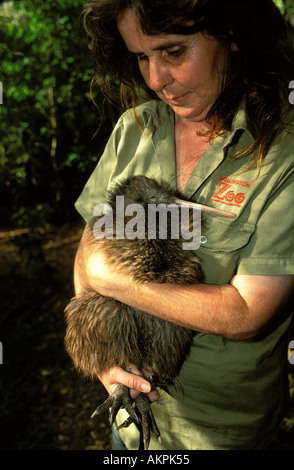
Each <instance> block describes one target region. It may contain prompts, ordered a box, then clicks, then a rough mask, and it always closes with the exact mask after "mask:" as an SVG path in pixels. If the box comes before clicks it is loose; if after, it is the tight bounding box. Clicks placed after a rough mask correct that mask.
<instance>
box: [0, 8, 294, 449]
mask: <svg viewBox="0 0 294 470" xmlns="http://www.w3.org/2000/svg"><path fill="white" fill-rule="evenodd" d="M85 3H86V1H85V0H46V1H44V0H43V1H42V0H18V1H4V2H3V1H2V2H1V1H0V57H1V67H0V82H1V84H2V87H3V90H2V96H1V94H0V103H1V104H0V286H1V288H0V289H1V290H0V300H1V314H0V341H1V343H2V345H3V364H0V397H1V400H0V449H6V450H7V449H12V450H15V449H16V450H21V449H31V450H39V449H108V448H109V445H110V444H109V439H110V433H109V427H108V423H107V416H106V417H104V418H103V419H102V420H99V421H93V420H90V419H89V416H90V415H91V413H92V411H93V409H94V408H95V407H96V405H97V403H99V402H100V401H101V400H102V399H103V398H105V396H106V392H105V391H104V389H103V387H102V386H101V385H100V384H99V383H98V382H97V383H89V382H87V381H85V380H84V379H83V378H82V377H79V376H78V375H77V374H76V372H75V371H74V369H73V367H72V364H71V362H70V360H69V358H68V357H67V355H66V353H65V351H64V345H63V337H64V329H65V325H64V319H63V309H64V307H65V306H66V304H67V302H68V299H69V298H71V296H72V295H73V282H72V268H73V260H74V255H75V251H76V249H77V246H78V241H79V238H80V236H81V233H82V230H83V222H82V221H81V220H80V218H79V217H78V215H77V214H76V212H75V209H74V201H75V200H76V198H77V196H78V195H79V193H80V192H81V190H82V188H83V186H84V184H85V182H86V180H87V179H88V177H89V175H90V174H91V172H92V171H93V168H94V167H95V165H96V164H97V162H98V160H99V157H100V155H101V153H102V151H103V148H104V146H105V143H106V141H107V138H108V136H109V134H110V132H111V130H112V128H113V125H114V123H115V122H116V120H117V118H118V116H119V113H120V111H121V110H120V108H119V106H118V105H116V104H110V103H109V102H107V101H105V100H104V98H103V95H102V93H99V92H98V93H97V95H96V96H95V100H96V102H97V105H98V109H99V110H100V112H99V111H97V109H96V108H95V107H94V106H93V104H92V102H91V99H90V95H89V88H90V82H91V77H92V73H93V62H92V57H91V53H90V50H89V40H88V38H87V36H86V33H85V32H84V28H83V24H82V17H81V13H82V10H83V7H84V5H85ZM276 3H277V5H278V6H279V8H280V9H281V11H282V13H283V14H284V15H285V16H287V18H288V19H289V20H290V21H293V18H294V4H293V0H285V1H282V0H277V1H276ZM293 79H294V77H293ZM0 90H1V88H0ZM293 338H294V332H293ZM289 378H290V393H291V397H292V399H291V407H290V410H289V413H288V415H287V416H286V418H285V420H284V421H283V423H282V425H281V427H280V430H279V433H278V436H277V439H276V441H275V442H274V444H273V448H276V449H293V448H294V409H293V408H294V405H293V402H294V379H293V367H292V368H291V366H290V365H289Z"/></svg>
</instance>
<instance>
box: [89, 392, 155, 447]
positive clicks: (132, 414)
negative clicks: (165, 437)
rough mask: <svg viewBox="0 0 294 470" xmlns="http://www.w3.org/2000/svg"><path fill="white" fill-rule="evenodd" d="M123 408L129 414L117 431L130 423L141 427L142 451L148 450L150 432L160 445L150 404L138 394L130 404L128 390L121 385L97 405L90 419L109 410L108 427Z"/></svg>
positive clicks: (145, 397) (145, 396)
mask: <svg viewBox="0 0 294 470" xmlns="http://www.w3.org/2000/svg"><path fill="white" fill-rule="evenodd" d="M121 407H124V408H125V409H126V411H127V412H128V413H129V417H128V418H127V419H126V420H125V421H124V422H123V423H122V424H121V425H120V426H118V427H117V430H119V429H122V428H127V427H128V426H129V425H130V424H132V423H134V422H135V423H137V424H139V422H140V425H141V427H142V435H143V444H144V449H145V450H148V447H149V442H150V431H152V432H153V434H154V435H155V437H156V438H157V439H158V440H159V442H160V443H161V437H160V432H159V429H158V427H157V424H156V421H155V418H154V416H153V413H152V410H151V402H150V400H149V398H148V396H147V394H146V393H140V395H138V397H137V398H135V400H134V401H133V403H132V402H131V399H130V395H129V389H128V387H126V386H125V385H123V384H119V385H118V386H117V387H116V388H115V390H114V391H113V393H112V394H111V395H109V397H108V398H107V399H106V400H105V401H104V402H103V403H102V404H101V405H99V406H98V407H97V408H96V410H95V411H94V413H93V414H92V416H91V418H93V417H94V416H100V415H101V414H102V413H104V412H105V411H106V410H108V409H110V408H111V410H110V416H109V422H110V425H112V424H113V423H114V420H115V418H116V415H117V413H118V410H119V409H120V408H121Z"/></svg>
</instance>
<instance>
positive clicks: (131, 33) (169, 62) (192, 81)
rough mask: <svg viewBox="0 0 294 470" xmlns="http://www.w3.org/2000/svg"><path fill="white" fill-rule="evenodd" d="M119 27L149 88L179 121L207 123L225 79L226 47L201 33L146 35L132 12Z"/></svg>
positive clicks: (127, 12)
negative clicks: (207, 116)
mask: <svg viewBox="0 0 294 470" xmlns="http://www.w3.org/2000/svg"><path fill="white" fill-rule="evenodd" d="M117 25H118V29H119V32H120V34H121V36H122V38H123V40H124V42H125V44H126V46H127V48H128V50H129V51H130V52H132V53H133V54H135V55H136V56H137V58H138V62H139V68H140V71H141V73H142V76H143V78H144V80H145V82H146V84H147V86H148V87H149V88H151V90H153V91H155V93H156V94H157V95H158V97H159V98H160V99H161V100H162V101H164V102H166V103H167V104H169V105H170V106H171V108H172V109H173V110H174V112H175V113H176V115H177V117H178V118H180V119H189V120H193V121H197V122H201V121H204V120H205V118H206V115H207V113H208V111H209V109H210V108H211V106H212V104H213V103H214V101H215V99H216V98H217V97H218V95H219V93H220V92H221V89H222V86H223V83H224V80H225V71H226V64H227V51H226V50H225V48H224V47H223V46H222V45H221V44H220V43H219V42H218V41H217V40H216V39H215V38H214V37H213V36H208V35H204V34H202V33H196V34H192V35H187V36H186V35H178V34H165V35H160V36H146V35H144V34H143V32H142V31H141V30H140V28H139V25H138V22H137V19H136V16H135V14H134V13H133V11H132V10H125V11H124V12H123V13H122V14H121V15H120V16H119V18H118V21H117Z"/></svg>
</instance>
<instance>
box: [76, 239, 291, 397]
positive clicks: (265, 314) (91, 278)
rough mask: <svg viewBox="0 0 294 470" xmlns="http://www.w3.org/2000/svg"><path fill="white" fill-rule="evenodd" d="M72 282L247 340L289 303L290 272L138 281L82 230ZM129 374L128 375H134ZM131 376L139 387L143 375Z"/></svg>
mask: <svg viewBox="0 0 294 470" xmlns="http://www.w3.org/2000/svg"><path fill="white" fill-rule="evenodd" d="M75 282H76V292H77V294H78V293H79V292H80V291H81V290H82V289H85V288H90V289H92V290H96V291H98V292H100V293H101V294H102V295H105V296H109V297H112V298H115V299H117V300H119V301H121V302H124V303H126V304H129V305H132V306H133V307H135V308H138V309H140V310H143V311H145V312H147V313H150V314H152V315H155V316H158V317H160V318H163V319H165V320H168V321H172V322H175V323H177V324H179V325H181V326H184V327H186V328H191V329H193V330H196V331H200V332H205V333H209V334H215V335H220V336H223V337H226V338H229V339H233V340H243V341H244V340H245V341H249V340H252V339H254V338H255V337H256V336H258V334H260V333H261V332H262V331H263V330H264V328H265V327H266V326H267V325H268V323H269V322H270V321H272V320H274V318H275V317H276V316H278V315H279V313H281V312H282V311H283V310H284V309H285V308H287V305H288V304H289V303H290V299H291V297H293V286H294V276H257V275H255V276H253V275H236V276H234V277H233V279H232V280H231V283H230V284H225V285H209V284H193V285H184V286H177V285H172V284H157V283H155V282H154V283H153V282H152V283H146V284H136V283H134V282H133V281H132V280H131V277H130V276H129V275H128V274H126V273H125V272H123V271H118V270H117V268H116V270H115V271H114V269H113V268H112V267H111V266H108V265H107V258H106V257H105V255H104V253H103V252H101V253H98V254H97V252H96V253H93V252H92V251H91V249H89V248H88V247H87V244H86V243H85V235H83V237H82V239H81V243H80V246H79V249H78V252H77V257H76V263H75ZM125 374H128V373H127V372H125ZM129 375H131V374H129ZM129 375H126V376H125V378H126V380H134V377H132V378H130V377H129ZM136 377H137V376H136ZM101 380H102V381H103V379H101ZM135 380H137V381H138V384H139V387H140V385H141V384H142V383H143V382H142V380H143V379H140V378H139V377H138V379H137V378H136V379H135ZM133 385H134V384H133ZM135 385H136V386H134V388H136V387H137V382H136V384H135ZM106 388H109V386H108V387H106Z"/></svg>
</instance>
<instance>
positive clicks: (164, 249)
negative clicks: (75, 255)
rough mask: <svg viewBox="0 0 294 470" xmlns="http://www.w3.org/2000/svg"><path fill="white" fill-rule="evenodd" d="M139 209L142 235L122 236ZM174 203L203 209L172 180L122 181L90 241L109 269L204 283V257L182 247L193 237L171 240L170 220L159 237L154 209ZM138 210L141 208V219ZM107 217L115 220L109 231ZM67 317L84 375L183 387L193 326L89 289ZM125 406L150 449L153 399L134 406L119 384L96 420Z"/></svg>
mask: <svg viewBox="0 0 294 470" xmlns="http://www.w3.org/2000/svg"><path fill="white" fill-rule="evenodd" d="M117 196H123V199H121V200H123V205H124V206H123V209H124V215H125V216H124V217H123V218H121V217H117V210H118V208H117V201H118V199H117ZM134 204H136V206H131V207H133V208H134V207H136V208H137V209H138V205H139V206H140V207H141V208H142V209H143V210H142V211H141V213H142V217H143V218H144V220H143V222H142V219H140V218H139V219H138V218H136V225H137V227H138V226H139V225H140V227H141V232H140V236H139V235H138V234H137V236H136V233H135V236H129V237H126V236H124V237H121V233H122V230H123V229H124V228H125V227H126V225H127V224H128V223H130V222H131V223H132V219H131V217H130V216H129V215H126V214H127V211H126V208H127V207H130V205H134ZM170 204H172V205H173V207H182V206H183V205H184V206H185V205H186V206H188V207H192V208H193V207H196V208H197V206H198V207H199V208H200V205H197V204H195V203H190V202H186V201H183V200H181V199H180V195H179V194H178V193H177V192H176V191H174V190H172V189H171V188H170V187H169V186H168V185H167V184H166V183H164V182H162V183H160V184H159V183H158V182H157V181H156V180H154V179H151V178H147V177H145V176H141V175H139V176H132V177H129V178H128V179H126V180H124V181H123V182H121V183H117V184H116V185H115V187H114V188H113V190H111V191H110V193H109V198H108V201H107V207H108V212H107V213H108V216H109V215H111V216H112V219H111V220H110V219H106V218H105V214H104V215H99V216H97V217H96V218H95V219H94V220H93V223H92V224H91V226H90V227H89V230H88V243H89V245H90V246H91V249H92V250H93V251H95V250H97V251H99V250H103V251H104V252H105V253H106V254H107V256H108V261H109V264H110V265H111V266H112V267H113V266H114V267H115V266H117V267H118V268H119V269H121V268H123V269H124V270H125V271H126V272H128V273H129V274H130V275H131V276H132V279H133V281H134V282H138V283H143V282H151V281H155V282H159V283H172V284H177V285H181V284H192V283H199V282H204V281H205V279H204V273H203V270H202V267H201V262H200V259H199V257H198V256H197V255H196V254H195V251H194V250H191V249H183V243H184V242H185V241H186V238H185V240H183V237H182V236H181V234H179V236H178V237H172V236H171V228H172V227H171V225H172V219H171V217H167V218H166V219H165V221H164V224H165V223H166V224H167V227H166V228H167V230H166V232H165V235H166V236H164V237H160V236H159V232H160V224H162V221H160V220H159V218H158V217H157V219H156V222H155V226H154V220H155V219H154V218H153V219H152V223H151V215H150V214H149V211H148V208H149V207H150V205H153V207H154V206H156V207H159V205H163V206H160V207H167V206H169V205H170ZM174 205H175V206H174ZM109 208H111V210H110V211H109ZM201 209H202V210H207V211H210V212H216V213H218V214H220V215H223V216H233V215H232V214H230V213H228V212H226V211H221V210H218V209H215V208H210V207H207V206H201ZM139 212H140V211H137V215H138V214H139ZM107 220H110V223H109V227H108V228H107V223H106V222H107ZM97 222H98V224H100V225H99V227H100V228H101V224H102V222H103V223H104V234H103V236H102V237H101V236H100V237H97ZM133 222H134V220H133ZM191 223H193V218H192V217H191V210H190V215H189V216H188V224H191ZM95 224H96V225H95ZM133 225H134V224H133ZM150 225H152V227H151V228H152V230H151V232H152V236H151V237H150ZM142 227H143V233H142ZM95 228H96V234H95ZM108 231H109V232H111V233H108ZM100 234H101V233H100ZM118 234H120V236H119V237H118ZM148 235H149V237H148ZM97 238H100V239H99V240H97ZM65 316H66V324H67V328H66V335H65V347H66V350H67V351H68V353H69V355H70V357H71V358H72V360H73V362H74V365H75V367H76V369H77V370H78V371H80V372H81V373H82V374H83V375H85V376H87V377H90V378H97V375H99V374H100V373H102V372H104V371H106V370H108V369H109V368H111V367H114V366H120V367H123V368H124V369H126V370H128V366H129V365H130V364H133V365H135V366H136V367H137V368H138V369H139V370H141V371H143V373H144V375H145V377H146V378H147V380H149V381H150V382H151V384H152V386H153V387H155V388H156V387H160V388H161V389H163V390H165V391H167V392H169V387H171V386H177V376H178V374H179V372H180V370H181V367H182V365H183V363H184V361H185V360H186V358H187V357H188V355H189V352H190V348H191V344H192V341H193V337H194V335H195V334H196V333H195V332H194V331H192V330H190V329H187V328H183V327H182V326H179V325H177V324H175V323H171V322H168V321H165V320H163V319H160V318H157V317H155V316H153V315H150V314H147V313H145V312H142V311H140V310H137V309H135V308H133V307H131V306H129V305H126V304H124V303H121V302H119V301H117V300H114V299H111V298H109V297H104V296H102V295H100V294H99V293H98V292H94V291H85V292H83V293H82V294H81V295H79V296H78V297H75V298H73V299H72V300H71V301H70V303H69V304H68V306H67V307H66V309H65ZM122 406H123V407H124V408H125V409H126V410H127V412H128V413H129V418H128V419H127V420H126V421H125V422H124V423H123V424H122V425H121V426H120V427H127V426H128V425H129V424H130V423H132V422H135V424H137V425H139V427H140V430H141V434H142V440H143V443H144V448H145V449H148V446H149V441H150V431H152V432H153V433H154V435H155V436H156V437H157V438H158V439H159V440H160V439H161V437H160V431H159V429H158V427H157V424H156V421H155V419H154V416H153V413H152V409H151V404H150V401H149V399H148V396H147V395H146V394H144V393H141V394H140V395H139V396H138V397H137V398H136V399H135V400H134V401H133V402H132V400H131V398H130V396H129V390H128V388H127V387H126V386H124V385H122V384H119V385H117V387H116V388H115V390H114V392H113V393H112V394H111V395H110V396H109V397H108V398H107V400H106V401H105V402H104V403H103V404H101V405H100V406H98V408H97V409H96V410H95V412H94V413H93V415H100V414H101V413H103V412H104V411H105V410H107V409H109V408H110V409H111V411H110V424H111V425H112V424H113V422H114V420H115V417H116V414H117V412H118V410H119V409H120V408H121V407H122ZM93 415H92V416H93Z"/></svg>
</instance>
